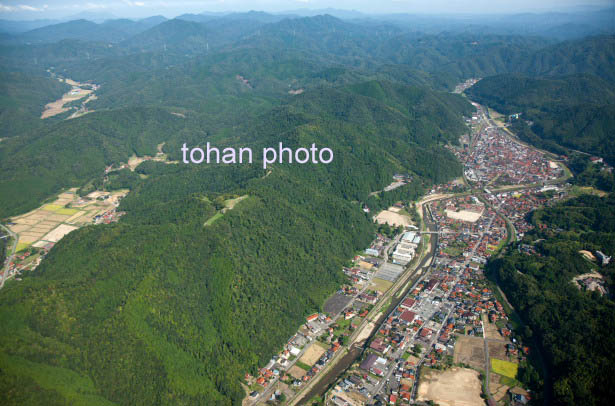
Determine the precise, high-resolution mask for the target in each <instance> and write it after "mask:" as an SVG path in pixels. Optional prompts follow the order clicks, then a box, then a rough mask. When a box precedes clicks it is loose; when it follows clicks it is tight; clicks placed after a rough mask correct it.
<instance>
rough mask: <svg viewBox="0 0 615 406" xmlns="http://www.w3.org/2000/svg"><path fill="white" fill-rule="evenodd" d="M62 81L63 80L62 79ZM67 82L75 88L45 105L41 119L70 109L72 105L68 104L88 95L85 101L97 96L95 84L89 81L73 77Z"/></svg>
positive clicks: (74, 115) (75, 115)
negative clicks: (76, 79)
mask: <svg viewBox="0 0 615 406" xmlns="http://www.w3.org/2000/svg"><path fill="white" fill-rule="evenodd" d="M60 81H63V80H62V79H60ZM65 82H66V83H67V84H69V85H71V86H73V88H72V89H71V90H70V91H68V92H66V93H65V94H64V95H62V97H61V98H60V99H58V100H56V101H54V102H51V103H48V104H47V105H45V110H44V111H43V113H42V114H41V119H46V118H49V117H53V116H56V115H58V114H62V113H64V112H67V111H69V110H70V109H71V107H70V106H67V105H68V104H70V103H72V102H74V101H77V100H80V99H83V98H84V97H88V99H86V101H85V103H87V102H88V101H90V100H94V99H95V98H96V96H95V95H94V88H95V85H91V84H88V83H79V82H75V81H73V80H71V79H66V80H65ZM78 115H79V114H73V116H71V118H74V117H77V116H78Z"/></svg>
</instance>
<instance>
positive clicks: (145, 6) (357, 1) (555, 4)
mask: <svg viewBox="0 0 615 406" xmlns="http://www.w3.org/2000/svg"><path fill="white" fill-rule="evenodd" d="M614 4H615V0H586V1H584V0H256V1H249V0H198V1H197V0H177V1H175V0H134V1H133V0H109V1H102V0H81V1H79V0H0V18H10V19H34V18H36V19H38V18H61V17H66V16H69V15H73V14H77V13H81V12H84V11H87V12H97V13H105V14H113V15H114V16H117V17H146V16H151V15H156V14H162V15H164V16H166V17H174V16H177V15H179V14H182V13H200V12H203V11H215V12H220V11H249V10H263V11H269V12H280V11H287V10H297V9H306V8H308V9H323V8H329V7H331V8H336V9H344V10H357V11H362V12H365V13H379V14H381V13H402V12H407V13H469V14H479V13H511V12H521V11H547V10H563V9H569V8H571V7H575V6H588V5H599V6H608V5H611V6H612V5H614Z"/></svg>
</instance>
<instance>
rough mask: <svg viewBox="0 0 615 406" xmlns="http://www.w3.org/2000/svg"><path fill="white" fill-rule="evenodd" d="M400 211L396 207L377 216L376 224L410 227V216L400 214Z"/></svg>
mask: <svg viewBox="0 0 615 406" xmlns="http://www.w3.org/2000/svg"><path fill="white" fill-rule="evenodd" d="M398 211H399V209H396V208H395V207H389V209H388V210H383V211H381V212H380V213H378V215H377V216H376V222H377V223H378V224H385V223H386V224H388V225H390V226H393V227H398V226H403V227H406V226H409V225H411V224H412V221H411V220H410V218H409V217H408V216H405V215H403V214H400V213H398Z"/></svg>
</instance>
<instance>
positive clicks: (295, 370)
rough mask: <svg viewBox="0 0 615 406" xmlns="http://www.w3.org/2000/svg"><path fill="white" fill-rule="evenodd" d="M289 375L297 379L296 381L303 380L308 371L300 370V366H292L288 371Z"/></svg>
mask: <svg viewBox="0 0 615 406" xmlns="http://www.w3.org/2000/svg"><path fill="white" fill-rule="evenodd" d="M288 374H289V375H290V376H292V377H293V378H295V379H301V378H303V375H305V374H306V371H305V370H303V369H301V368H299V367H298V366H296V365H293V366H292V367H290V369H289V370H288Z"/></svg>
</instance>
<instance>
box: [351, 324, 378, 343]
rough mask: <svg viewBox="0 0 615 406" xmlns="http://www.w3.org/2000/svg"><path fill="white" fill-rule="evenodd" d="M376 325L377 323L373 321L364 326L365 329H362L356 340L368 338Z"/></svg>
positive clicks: (358, 341) (357, 341)
mask: <svg viewBox="0 0 615 406" xmlns="http://www.w3.org/2000/svg"><path fill="white" fill-rule="evenodd" d="M375 327H376V325H375V324H374V323H372V322H369V323H367V325H366V326H365V327H364V328H363V330H361V332H360V333H359V334H358V335H357V337H356V338H355V340H354V342H355V343H360V342H361V341H363V340H365V339H366V338H369V335H370V334H371V332H372V330H374V328H375Z"/></svg>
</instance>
